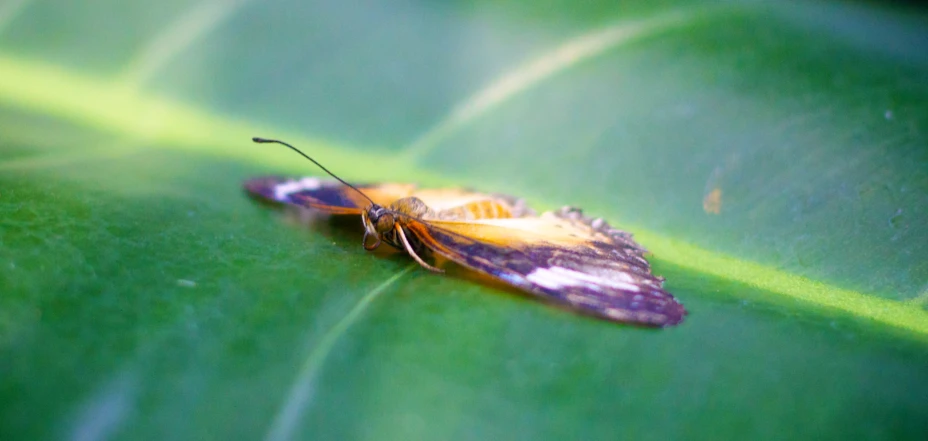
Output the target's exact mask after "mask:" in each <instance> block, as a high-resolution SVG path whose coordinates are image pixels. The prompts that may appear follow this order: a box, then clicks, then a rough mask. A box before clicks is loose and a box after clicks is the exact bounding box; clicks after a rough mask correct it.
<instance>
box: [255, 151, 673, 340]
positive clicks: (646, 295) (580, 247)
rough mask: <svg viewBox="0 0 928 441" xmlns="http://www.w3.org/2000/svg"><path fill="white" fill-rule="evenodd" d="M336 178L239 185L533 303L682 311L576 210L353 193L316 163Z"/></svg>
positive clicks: (369, 190) (636, 313) (607, 310)
mask: <svg viewBox="0 0 928 441" xmlns="http://www.w3.org/2000/svg"><path fill="white" fill-rule="evenodd" d="M253 141H255V142H257V143H276V144H281V145H284V146H286V147H289V148H290V149H292V150H294V151H296V152H297V153H299V154H300V155H302V156H303V157H305V158H306V159H309V160H310V161H312V162H313V163H314V164H316V165H317V166H319V167H320V168H321V169H322V170H324V171H325V172H326V173H328V174H329V175H331V176H332V177H333V178H335V180H323V179H319V178H314V177H302V178H288V177H278V176H270V177H259V178H254V179H250V180H248V181H246V182H245V184H244V187H245V190H246V191H247V192H248V193H250V194H251V195H252V196H255V197H257V198H259V199H264V200H268V201H272V202H276V203H282V204H288V205H293V206H297V207H302V208H309V209H314V210H318V211H322V212H325V213H330V214H333V215H355V216H360V217H361V223H362V225H363V227H364V237H363V238H362V245H363V246H364V248H365V249H367V250H373V249H376V248H377V247H379V246H380V245H381V244H382V243H384V242H385V243H387V244H388V245H390V246H392V247H395V248H397V249H399V250H401V251H405V252H406V253H408V254H409V255H410V256H411V257H412V258H413V259H414V260H415V261H416V262H418V263H419V264H420V265H421V266H422V267H424V268H426V269H429V270H431V271H435V272H443V270H442V269H440V268H437V267H436V266H434V265H433V264H431V263H429V262H427V260H432V261H435V260H438V259H436V258H443V259H444V260H448V261H451V262H454V263H456V264H458V265H461V266H464V267H466V268H469V269H471V270H474V271H477V272H480V273H483V274H485V275H488V276H490V277H492V278H495V279H498V280H500V281H502V282H505V283H507V284H510V285H512V286H514V287H516V288H519V289H521V290H523V291H525V292H527V293H529V294H532V295H534V296H535V297H537V298H539V299H541V300H543V301H546V302H549V303H553V304H556V305H561V306H564V307H567V308H569V309H571V310H574V311H576V312H579V313H583V314H586V315H592V316H594V317H598V318H601V319H606V320H610V321H615V322H622V323H629V324H635V325H643V326H656V327H666V326H672V325H676V324H678V323H680V322H682V321H683V318H684V317H685V316H686V314H687V312H686V309H685V308H684V307H683V305H682V304H680V302H679V301H677V299H675V298H674V297H673V295H671V294H670V293H668V292H667V291H665V290H664V289H663V288H662V286H663V282H664V279H663V278H662V277H658V276H655V275H653V274H651V268H650V265H649V264H648V261H647V260H646V259H645V258H644V253H645V252H646V251H645V249H644V248H642V247H641V246H640V245H639V244H638V243H636V242H635V241H634V240H633V239H632V235H631V234H629V233H626V232H624V231H621V230H618V229H614V228H612V227H610V226H609V224H607V223H606V222H605V221H604V220H602V219H593V218H590V217H587V216H585V215H584V214H583V212H582V211H581V210H580V209H578V208H573V207H564V208H562V209H560V210H556V211H552V212H546V213H543V214H541V215H536V213H535V211H534V210H532V209H530V208H529V207H527V206H526V204H525V202H524V201H523V200H521V199H517V198H514V197H511V196H506V195H501V194H486V193H480V192H475V191H469V190H463V189H420V188H418V187H417V186H416V185H413V184H393V183H382V184H371V185H357V186H355V185H351V184H349V183H348V182H345V181H344V180H342V179H341V178H339V177H338V176H336V175H334V174H333V173H332V172H330V171H329V170H328V169H326V168H325V167H323V166H322V165H321V164H319V163H318V162H316V161H315V160H314V159H312V158H311V157H309V156H308V155H306V154H305V153H303V152H302V151H300V150H298V149H297V148H296V147H293V146H291V145H290V144H287V143H285V142H283V141H278V140H272V139H264V138H254V139H253Z"/></svg>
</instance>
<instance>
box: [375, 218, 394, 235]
mask: <svg viewBox="0 0 928 441" xmlns="http://www.w3.org/2000/svg"><path fill="white" fill-rule="evenodd" d="M375 223H376V225H377V231H378V232H380V233H385V232H387V231H390V230H392V229H393V223H394V221H393V216H392V215H389V214H387V215H383V216H379V218H378V219H377V220H376V221H375Z"/></svg>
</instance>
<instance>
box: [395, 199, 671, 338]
mask: <svg viewBox="0 0 928 441" xmlns="http://www.w3.org/2000/svg"><path fill="white" fill-rule="evenodd" d="M406 227H407V230H408V231H410V232H412V233H413V234H414V235H415V236H416V238H417V239H418V240H419V241H420V242H422V244H423V245H425V246H426V247H428V248H430V249H431V250H432V251H433V252H435V253H437V254H439V255H441V256H443V257H445V258H447V259H449V260H451V261H454V262H456V263H458V264H460V265H463V266H466V267H468V268H471V269H474V270H477V271H480V272H483V273H486V274H488V275H490V276H492V277H495V278H498V279H500V280H503V281H505V282H507V283H509V284H511V285H513V286H516V287H518V288H521V289H523V290H525V291H528V292H530V293H532V294H534V295H536V296H538V297H540V298H541V299H543V300H546V301H549V302H552V303H556V304H560V305H565V306H567V307H569V308H571V309H574V310H577V311H579V312H582V313H586V314H590V315H593V316H597V317H600V318H603V319H607V320H612V321H618V322H624V323H632V324H639V325H645V326H671V325H675V324H678V323H680V322H682V321H683V318H684V316H685V315H686V310H685V309H684V308H683V305H681V304H680V303H679V302H678V301H677V300H676V299H675V298H674V297H673V296H672V295H671V294H670V293H668V292H667V291H664V289H663V288H662V284H663V279H662V278H660V277H656V276H654V275H652V274H651V269H650V266H649V264H648V262H647V260H645V259H644V257H643V253H644V249H643V248H641V247H640V246H639V245H638V244H637V243H635V242H634V241H633V240H632V239H631V236H630V235H629V234H627V233H624V232H621V231H618V230H613V229H611V228H609V226H608V225H606V224H605V223H604V222H602V221H601V220H597V221H593V220H591V219H588V218H584V217H582V216H580V213H579V210H574V209H571V210H562V211H561V212H558V213H546V214H545V215H543V216H542V217H533V218H519V219H494V220H484V221H473V222H445V221H434V222H432V221H419V220H414V219H413V220H410V221H409V222H408V223H407V225H406Z"/></svg>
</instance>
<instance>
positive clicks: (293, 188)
mask: <svg viewBox="0 0 928 441" xmlns="http://www.w3.org/2000/svg"><path fill="white" fill-rule="evenodd" d="M320 188H322V181H320V180H319V179H318V178H303V179H300V180H299V181H288V182H284V183H283V184H279V185H277V186H276V187H274V198H275V199H286V198H287V196H290V195H291V194H293V193H297V192H301V191H304V190H318V189H320Z"/></svg>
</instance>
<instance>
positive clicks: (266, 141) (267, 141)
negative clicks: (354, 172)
mask: <svg viewBox="0 0 928 441" xmlns="http://www.w3.org/2000/svg"><path fill="white" fill-rule="evenodd" d="M251 140H252V141H254V142H256V143H258V144H280V145H282V146H286V147H288V148H290V150H293V151H294V152H297V153H299V154H300V155H302V156H303V157H304V158H306V159H309V160H310V161H312V163H313V164H316V165H318V166H319V168H321V169H322V171H324V172H326V173H328V174H329V176H331V177H333V178H335V179H338V182H341V183H342V184H345V185H347V186H348V187H351V189H352V190H354V191H356V192H358V194H360V195H361V196H364V199H367V200H369V201H371V203H372V204H374V205H377V204H376V203H374V200H373V199H371V198H369V197H367V195H366V194H364V192H362V191H361V190H358V188H357V187H355V186H354V185H351V184H349V183H347V182H345V180H344V179H342V178H339V177H338V176H335V173H332V172H330V171H329V169H327V168H325V167H323V166H322V164H320V163H318V162H316V160H315V159H313V158H310V157H309V155H307V154H306V153H303V152H302V151H300V149H298V148H296V147H294V146H292V145H290V144H287V143H286V142H283V141H278V140H276V139H265V138H258V137H257V136H256V137H254V138H251Z"/></svg>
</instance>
